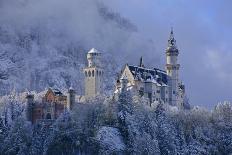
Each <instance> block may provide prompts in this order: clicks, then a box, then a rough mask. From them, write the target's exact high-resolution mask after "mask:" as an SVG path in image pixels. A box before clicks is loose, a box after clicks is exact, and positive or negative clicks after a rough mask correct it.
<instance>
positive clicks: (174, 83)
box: [166, 30, 180, 105]
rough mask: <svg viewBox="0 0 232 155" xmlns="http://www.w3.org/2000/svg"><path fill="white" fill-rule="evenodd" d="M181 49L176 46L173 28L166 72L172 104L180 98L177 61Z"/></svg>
mask: <svg viewBox="0 0 232 155" xmlns="http://www.w3.org/2000/svg"><path fill="white" fill-rule="evenodd" d="M178 55H179V50H178V49H177V46H176V40H175V38H174V34H173V30H171V33H170V37H169V40H168V47H167V49H166V61H167V63H166V72H167V75H168V76H169V80H168V83H169V86H170V87H169V101H170V104H172V105H176V104H177V100H178V81H179V68H180V64H178V62H177V58H178Z"/></svg>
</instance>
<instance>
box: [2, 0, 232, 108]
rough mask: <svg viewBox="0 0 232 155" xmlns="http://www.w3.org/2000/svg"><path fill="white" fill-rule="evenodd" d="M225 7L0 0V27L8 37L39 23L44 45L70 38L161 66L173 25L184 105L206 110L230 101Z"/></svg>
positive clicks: (116, 0) (152, 1) (180, 0)
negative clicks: (103, 9) (186, 101)
mask: <svg viewBox="0 0 232 155" xmlns="http://www.w3.org/2000/svg"><path fill="white" fill-rule="evenodd" d="M99 6H100V7H102V6H106V7H107V8H108V9H109V11H110V12H111V11H112V12H116V13H119V14H120V18H123V19H124V18H125V19H127V20H128V22H129V23H130V24H129V25H131V27H129V28H128V27H126V26H125V24H123V23H120V22H118V21H117V20H115V19H110V20H107V19H106V18H103V17H102V15H100V14H99ZM231 6H232V3H231V1H229V0H228V1H227V0H224V1H216V0H215V1H212V0H206V1H201V0H196V1H191V2H190V1H184V0H175V1H171V0H126V1H125V0H99V1H97V0H40V1H38V0H17V1H16V0H0V24H1V25H0V27H1V26H2V27H3V29H7V30H9V29H10V31H8V34H9V33H11V34H12V36H15V33H18V32H23V33H27V31H28V30H29V28H31V27H32V28H37V27H39V30H40V31H39V32H40V33H41V37H43V38H45V41H46V44H48V45H49V46H50V47H56V46H58V45H59V46H60V45H62V44H65V45H68V43H70V42H72V43H73V44H78V45H79V46H83V48H84V49H90V48H92V47H95V48H97V49H98V50H101V51H103V52H104V53H111V54H113V55H114V56H115V58H116V59H120V60H121V64H120V65H123V63H138V59H139V57H140V56H144V59H145V60H144V61H145V65H146V66H148V67H160V68H162V69H164V65H165V48H166V45H167V39H168V36H169V33H170V28H171V27H174V33H175V37H176V40H177V45H178V48H179V50H180V56H179V63H180V65H181V69H180V76H181V79H182V80H183V82H184V83H185V85H186V89H187V90H186V91H187V94H188V97H189V99H190V103H191V104H193V105H200V106H205V107H207V108H212V107H213V106H214V105H216V104H217V102H219V101H224V100H230V101H231V100H232V96H231V93H230V90H231V89H232V73H231V72H232V68H231V66H230V64H231V62H232V61H231V60H232V53H231V49H232V48H231V41H232V40H231V36H232V34H231V33H232V31H231V26H232V21H231V20H230V19H232V12H231V9H230V7H231ZM132 25H133V26H132ZM6 27H7V28H6ZM134 27H136V29H135V28H134ZM0 36H1V34H0ZM2 36H3V35H2ZM11 39H12V37H11ZM48 51H50V50H48ZM46 54H47V53H46ZM50 54H51V55H53V54H54V52H51V51H50Z"/></svg>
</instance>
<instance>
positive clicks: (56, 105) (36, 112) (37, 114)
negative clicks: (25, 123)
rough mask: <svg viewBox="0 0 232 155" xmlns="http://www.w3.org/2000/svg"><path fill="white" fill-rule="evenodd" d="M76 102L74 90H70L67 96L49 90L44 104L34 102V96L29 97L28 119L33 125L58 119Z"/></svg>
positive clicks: (58, 91) (44, 97) (43, 101)
mask: <svg viewBox="0 0 232 155" xmlns="http://www.w3.org/2000/svg"><path fill="white" fill-rule="evenodd" d="M74 102H75V94H74V90H73V89H69V91H68V94H67V96H65V95H64V94H63V93H62V92H61V91H60V90H58V89H52V88H49V89H48V90H47V92H46V94H45V95H44V96H43V97H42V102H38V101H34V95H31V94H30V95H27V111H26V113H27V119H28V120H29V121H31V122H32V123H33V124H34V123H36V122H37V121H41V120H54V119H57V118H58V117H59V116H60V114H61V113H63V112H64V111H65V110H66V109H67V110H70V108H69V107H71V106H72V105H73V104H74Z"/></svg>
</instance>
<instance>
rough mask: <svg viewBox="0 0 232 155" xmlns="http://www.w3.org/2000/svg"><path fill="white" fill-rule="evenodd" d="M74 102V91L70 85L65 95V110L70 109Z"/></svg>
mask: <svg viewBox="0 0 232 155" xmlns="http://www.w3.org/2000/svg"><path fill="white" fill-rule="evenodd" d="M74 104H75V91H74V89H73V88H72V87H70V88H69V90H68V95H67V110H68V111H70V110H72V109H73V106H74Z"/></svg>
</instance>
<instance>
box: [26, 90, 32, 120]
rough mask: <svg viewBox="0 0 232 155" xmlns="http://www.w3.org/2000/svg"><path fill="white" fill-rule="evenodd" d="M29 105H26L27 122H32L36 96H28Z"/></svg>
mask: <svg viewBox="0 0 232 155" xmlns="http://www.w3.org/2000/svg"><path fill="white" fill-rule="evenodd" d="M26 99H27V103H26V119H27V121H30V122H32V121H33V118H32V114H33V105H34V95H33V94H28V95H27V96H26Z"/></svg>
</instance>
